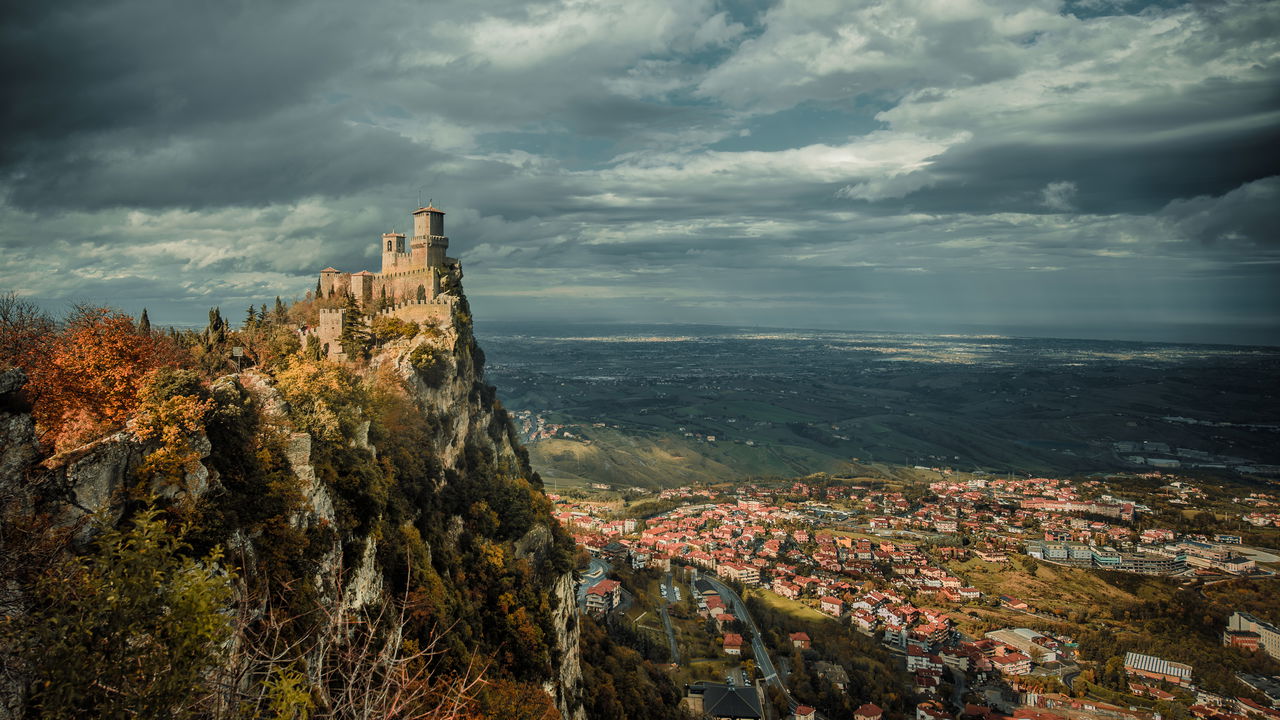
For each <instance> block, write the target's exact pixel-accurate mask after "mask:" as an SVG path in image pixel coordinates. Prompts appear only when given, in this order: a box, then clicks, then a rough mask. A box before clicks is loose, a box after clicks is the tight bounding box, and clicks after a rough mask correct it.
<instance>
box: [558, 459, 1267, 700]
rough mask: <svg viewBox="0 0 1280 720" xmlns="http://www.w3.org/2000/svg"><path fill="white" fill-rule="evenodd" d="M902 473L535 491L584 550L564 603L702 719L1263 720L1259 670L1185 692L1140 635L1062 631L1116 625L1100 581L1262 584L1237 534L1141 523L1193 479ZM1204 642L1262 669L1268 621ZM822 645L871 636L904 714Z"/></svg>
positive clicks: (1188, 668) (1256, 514) (1187, 491)
mask: <svg viewBox="0 0 1280 720" xmlns="http://www.w3.org/2000/svg"><path fill="white" fill-rule="evenodd" d="M918 470H919V471H920V472H919V475H921V476H922V479H921V481H920V482H918V483H914V484H896V485H895V484H892V483H886V482H883V481H878V480H875V479H871V478H832V477H829V476H825V475H819V476H814V477H812V478H805V479H801V480H796V481H788V482H779V483H773V484H765V483H757V484H748V485H742V486H715V487H713V486H686V487H680V488H670V489H666V490H662V491H661V492H658V493H656V494H653V495H651V496H648V497H645V498H644V499H643V500H642V501H639V502H637V503H635V504H634V505H631V506H630V507H628V505H629V504H628V503H626V502H619V501H616V500H606V499H601V498H600V497H596V496H592V495H590V494H587V493H582V492H575V493H573V496H570V495H569V494H565V495H558V494H557V495H552V499H553V501H554V502H555V503H556V513H555V514H556V517H557V518H558V519H559V520H560V522H561V523H563V524H565V525H566V526H567V527H569V528H571V529H572V530H573V531H574V533H575V539H576V541H577V542H578V544H579V545H580V546H581V547H582V548H584V549H585V550H586V551H587V552H588V553H589V554H590V556H591V558H592V559H591V562H590V565H589V568H588V572H587V573H586V574H585V575H584V578H583V582H582V586H581V589H580V593H579V595H580V598H581V601H582V610H583V611H584V612H587V613H590V614H592V615H594V616H596V617H602V618H606V619H607V620H608V621H610V622H614V623H629V624H630V625H631V629H632V630H634V631H639V632H641V633H648V634H649V636H650V637H652V638H654V641H653V645H655V646H658V647H665V648H666V653H665V654H666V656H667V658H669V659H670V660H671V662H672V663H673V667H676V668H678V669H677V670H676V672H678V674H679V677H680V678H681V679H683V680H685V687H686V699H685V704H686V706H687V707H690V708H692V709H694V710H695V711H698V712H702V713H704V714H706V715H707V716H710V717H761V718H762V717H783V718H790V717H796V718H807V717H832V718H833V717H847V715H844V714H841V713H842V712H843V711H847V710H849V709H850V708H856V710H854V711H853V712H854V715H853V716H854V717H857V718H859V719H860V720H874V718H878V717H879V715H880V714H881V713H882V712H890V713H891V714H893V715H898V716H901V715H903V714H906V715H911V714H914V715H915V717H916V718H917V719H918V720H942V718H956V717H962V718H978V717H981V718H984V720H990V719H991V718H997V717H1002V716H1011V717H1016V718H1021V719H1023V720H1051V719H1053V718H1080V719H1086V720H1087V719H1090V718H1107V719H1109V720H1124V719H1130V720H1139V719H1142V720H1146V719H1149V718H1159V717H1161V716H1162V715H1163V716H1165V717H1168V716H1169V715H1170V714H1173V715H1176V716H1180V717H1189V716H1194V717H1199V718H1205V719H1208V720H1238V719H1239V718H1243V717H1246V716H1256V717H1261V718H1271V719H1274V718H1280V680H1277V679H1275V678H1274V677H1271V676H1263V675H1255V674H1251V673H1247V672H1237V673H1234V675H1233V676H1230V677H1228V678H1227V679H1226V680H1222V679H1221V678H1218V677H1215V678H1214V679H1213V680H1212V681H1210V682H1200V683H1198V682H1197V680H1198V679H1199V678H1198V677H1197V674H1198V673H1199V672H1200V671H1206V672H1207V671H1208V670H1209V668H1208V667H1200V666H1197V665H1196V664H1195V663H1193V662H1185V660H1188V659H1190V658H1187V657H1176V658H1175V657H1165V656H1162V655H1160V654H1159V653H1158V652H1156V651H1155V650H1148V649H1147V648H1144V647H1141V643H1140V636H1135V638H1133V639H1134V640H1136V641H1138V642H1137V644H1136V645H1134V647H1135V648H1136V649H1130V650H1126V651H1125V652H1123V653H1119V654H1117V655H1116V656H1115V658H1116V659H1115V660H1114V661H1113V662H1111V663H1107V662H1106V659H1102V662H1099V658H1097V657H1089V656H1090V655H1091V654H1093V655H1096V652H1095V653H1090V652H1089V650H1090V647H1091V646H1090V647H1085V646H1088V645H1089V644H1090V643H1089V642H1085V641H1084V639H1083V638H1080V637H1076V636H1075V635H1074V632H1075V630H1074V629H1079V631H1082V632H1084V633H1090V630H1089V628H1090V627H1091V626H1092V627H1096V628H1099V629H1101V630H1102V631H1109V630H1110V628H1111V627H1112V626H1113V625H1117V626H1118V623H1116V622H1115V621H1114V619H1113V617H1112V616H1111V615H1110V614H1109V613H1108V612H1107V608H1105V607H1104V606H1105V605H1106V604H1107V603H1109V602H1115V603H1118V602H1122V601H1124V600H1125V599H1126V593H1124V592H1123V591H1120V590H1119V589H1118V588H1117V587H1114V586H1112V585H1110V584H1108V583H1107V582H1104V581H1101V580H1099V578H1101V577H1107V578H1120V579H1121V581H1118V585H1119V586H1121V587H1124V586H1125V582H1124V581H1123V578H1124V577H1131V578H1132V581H1131V582H1132V583H1137V584H1139V585H1141V584H1143V583H1150V584H1155V585H1152V587H1159V588H1162V589H1163V590H1164V591H1166V592H1174V591H1176V590H1177V589H1184V588H1201V587H1205V588H1212V587H1213V586H1214V585H1217V584H1220V583H1224V582H1229V581H1231V580H1233V579H1239V581H1242V582H1265V581H1268V580H1273V579H1274V578H1275V570H1274V568H1276V563H1280V557H1277V556H1276V555H1273V554H1271V553H1269V552H1267V551H1266V550H1264V549H1261V548H1254V547H1252V546H1250V545H1249V544H1247V543H1246V541H1245V537H1244V536H1243V535H1242V534H1241V532H1231V533H1228V532H1221V531H1218V532H1186V531H1185V529H1178V528H1176V527H1172V526H1171V527H1163V526H1160V523H1159V520H1160V519H1162V518H1164V517H1167V515H1166V514H1163V513H1161V512H1158V511H1161V510H1165V509H1167V508H1169V507H1176V506H1177V505H1178V504H1179V503H1180V502H1185V501H1186V500H1187V499H1188V498H1191V499H1194V500H1203V499H1204V498H1203V495H1204V491H1203V490H1202V489H1201V488H1200V487H1199V486H1197V485H1196V484H1195V483H1193V482H1191V481H1189V480H1187V479H1185V478H1180V477H1178V476H1174V475H1161V474H1160V473H1148V474H1145V475H1143V476H1142V477H1141V478H1140V479H1141V481H1142V482H1141V487H1144V488H1146V489H1145V490H1144V491H1142V492H1141V493H1140V494H1141V497H1138V496H1131V495H1133V494H1132V493H1131V494H1127V495H1125V496H1120V495H1119V494H1117V493H1116V492H1115V491H1114V490H1112V489H1111V487H1110V486H1111V485H1112V484H1118V483H1113V482H1109V480H1108V478H1105V477H1099V478H1088V479H1078V480H1065V479H1057V478H1044V477H1037V478H1027V477H1013V476H992V475H987V474H984V473H953V472H951V471H949V470H943V469H935V468H918ZM929 477H932V478H935V479H933V480H931V481H930V480H929V479H928V478H929ZM1115 479H1116V478H1111V479H1110V480H1115ZM1126 485H1127V486H1133V485H1134V483H1133V482H1132V478H1129V479H1126ZM600 487H608V486H607V485H601V486H600ZM1231 500H1232V501H1234V503H1235V504H1236V505H1237V506H1238V508H1239V514H1238V515H1237V516H1236V517H1235V519H1234V523H1235V524H1236V525H1239V526H1242V527H1248V528H1254V529H1255V530H1253V532H1254V533H1255V534H1256V533H1257V532H1258V530H1256V529H1257V528H1274V527H1275V526H1276V523H1277V520H1278V519H1280V518H1278V517H1277V516H1276V514H1274V513H1267V512H1262V511H1264V510H1268V509H1274V507H1275V505H1276V503H1277V502H1278V499H1277V496H1276V495H1275V494H1270V493H1266V492H1262V493H1259V492H1253V493H1249V494H1248V495H1247V496H1242V497H1233V498H1231ZM637 513H643V514H642V515H637ZM1268 537H1274V535H1269V536H1268ZM1271 545H1274V543H1271ZM1042 577H1043V578H1044V579H1043V580H1042V579H1041V578H1042ZM1142 587H1145V585H1142ZM655 588H656V591H655ZM1139 592H1144V591H1143V590H1140V591H1139ZM1112 612H1114V611H1112ZM765 616H767V619H766V617H765ZM778 623H781V625H778ZM1216 632H1217V633H1218V636H1217V637H1215V639H1214V641H1215V643H1216V644H1217V645H1219V646H1220V647H1219V648H1217V650H1218V651H1219V652H1234V653H1236V654H1237V655H1240V656H1241V657H1245V656H1259V657H1260V656H1264V655H1265V656H1269V658H1272V659H1275V658H1280V629H1277V627H1276V626H1275V625H1273V624H1271V623H1269V622H1267V621H1266V620H1263V619H1260V618H1258V617H1256V616H1255V615H1253V614H1250V613H1249V612H1246V611H1243V610H1242V609H1235V611H1234V612H1232V614H1231V615H1230V618H1229V621H1227V622H1225V623H1223V624H1222V625H1221V626H1220V627H1218V628H1217V629H1216ZM826 633H830V634H832V635H833V636H840V634H841V633H844V637H849V638H850V642H853V643H855V644H856V643H859V642H867V643H869V644H870V643H874V646H875V649H876V652H879V653H880V654H881V655H882V656H883V658H884V659H885V661H886V662H887V663H888V665H889V666H890V667H892V668H893V670H894V672H895V673H896V675H897V679H898V681H899V682H900V683H901V685H902V687H903V688H905V691H906V692H905V694H903V697H908V696H909V697H911V698H914V706H912V707H906V706H903V707H891V706H892V704H893V701H894V698H891V697H888V695H890V693H888V692H887V691H886V690H885V689H883V688H880V689H876V688H874V685H868V683H866V682H865V681H863V682H858V681H856V680H855V681H853V682H851V679H850V677H849V671H850V670H851V669H854V668H848V667H844V666H842V664H841V663H839V662H838V661H837V659H836V658H834V657H829V656H824V653H821V652H816V651H815V648H816V647H817V646H818V645H819V644H820V643H819V642H817V640H816V639H815V637H814V635H817V634H826ZM855 633H856V634H857V635H860V636H861V637H862V638H863V640H858V639H857V638H856V637H853V634H855ZM1095 634H1096V633H1095ZM1090 642H1092V643H1093V645H1096V644H1097V643H1096V641H1090ZM829 644H830V643H828V645H829ZM1130 644H1131V645H1133V643H1130ZM1141 650H1148V652H1142V651H1141ZM829 654H830V653H826V655H829ZM657 655H658V656H661V655H662V653H657ZM1272 662H1274V661H1273V660H1272ZM1246 664H1247V663H1245V662H1243V661H1242V662H1241V666H1242V667H1243V666H1245V665H1246ZM1272 667H1273V668H1274V667H1275V666H1272ZM854 670H855V671H856V669H854ZM798 676H800V677H808V676H813V677H816V678H817V680H816V681H815V682H813V683H810V684H809V687H804V686H803V685H802V684H801V683H797V682H795V680H796V678H797V677H798ZM814 687H817V688H819V689H820V691H819V692H815V691H814V690H813V688H814ZM855 688H857V689H858V690H855ZM846 689H848V691H847V692H846ZM857 691H861V692H862V693H865V694H864V695H862V696H856V697H855V696H853V695H852V693H854V692H857ZM877 692H878V693H879V696H876V693H877ZM841 696H843V697H841ZM834 697H840V700H839V701H838V702H835V701H833V700H832V698H834ZM824 700H825V701H826V706H825V707H817V706H816V705H815V703H818V704H820V703H822V702H823V701H824ZM899 704H901V702H900V703H899ZM716 708H721V709H723V710H724V714H721V715H717V714H716V712H719V710H717V709H716ZM733 713H738V714H733Z"/></svg>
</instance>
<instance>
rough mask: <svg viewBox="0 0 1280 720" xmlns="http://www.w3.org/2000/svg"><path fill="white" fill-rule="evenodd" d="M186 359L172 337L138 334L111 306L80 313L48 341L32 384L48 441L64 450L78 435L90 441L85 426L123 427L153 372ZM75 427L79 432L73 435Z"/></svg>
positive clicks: (36, 409) (37, 416) (36, 412)
mask: <svg viewBox="0 0 1280 720" xmlns="http://www.w3.org/2000/svg"><path fill="white" fill-rule="evenodd" d="M180 357H181V351H180V350H178V349H177V348H176V347H175V346H174V345H173V344H172V342H171V341H169V340H168V338H165V337H163V336H159V335H143V334H140V333H138V331H137V330H136V329H135V328H134V325H133V320H132V319H131V318H130V317H129V316H128V315H124V314H121V313H119V312H117V311H115V310H111V309H110V308H84V309H81V310H79V311H77V313H76V314H75V315H74V316H73V317H72V318H71V319H70V320H69V322H68V324H67V327H66V329H64V330H63V331H62V332H61V333H59V334H58V335H57V336H56V337H54V338H53V340H52V341H51V342H50V343H49V344H48V349H47V354H46V355H45V357H44V358H43V360H42V362H39V363H36V365H35V367H34V368H33V369H32V373H31V378H30V381H29V383H28V390H29V391H30V392H31V395H32V396H33V399H34V408H33V415H34V416H35V419H36V422H37V423H38V425H39V427H40V430H41V432H42V433H43V435H42V440H45V441H52V444H53V445H54V446H55V447H56V448H57V449H58V450H63V449H66V448H68V447H73V445H72V444H71V443H70V442H69V441H71V440H72V439H74V440H75V441H77V442H79V441H83V440H86V439H88V438H85V437H83V436H82V435H83V434H84V429H85V428H110V427H118V426H120V425H122V424H123V423H124V421H125V420H126V419H128V417H129V415H130V414H131V413H132V412H133V410H134V409H135V408H136V407H137V405H138V388H139V386H140V385H141V384H142V379H143V378H144V377H145V376H146V375H147V373H149V372H150V371H152V370H154V369H156V368H159V367H163V366H174V365H177V364H178V360H179V358H180ZM73 426H74V428H75V429H76V430H77V432H72V433H67V432H66V431H67V430H70V429H72V427H73ZM64 434H66V435H67V437H66V438H64V437H63V436H64ZM74 436H79V437H74Z"/></svg>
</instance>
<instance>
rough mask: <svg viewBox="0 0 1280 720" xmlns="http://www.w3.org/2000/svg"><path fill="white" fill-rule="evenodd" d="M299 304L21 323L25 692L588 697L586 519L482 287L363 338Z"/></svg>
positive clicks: (10, 429)
mask: <svg viewBox="0 0 1280 720" xmlns="http://www.w3.org/2000/svg"><path fill="white" fill-rule="evenodd" d="M293 310H297V308H294V309H292V310H290V309H285V310H282V313H281V314H279V316H278V317H271V316H269V315H268V313H267V312H266V311H265V308H264V312H263V313H262V316H261V319H260V320H258V321H257V322H256V323H254V324H252V325H251V324H249V323H246V324H245V327H244V328H243V329H242V330H241V331H239V332H235V333H232V332H230V331H229V329H228V328H227V327H226V325H225V322H224V321H223V322H216V321H215V319H214V315H213V314H211V322H210V327H209V328H207V329H206V331H205V332H204V333H191V334H186V335H180V334H176V333H174V334H171V335H163V334H159V333H151V332H149V331H148V330H147V329H146V328H144V327H139V326H138V325H137V324H135V323H134V322H132V321H131V320H130V319H129V318H127V317H124V316H121V315H119V314H118V313H115V312H113V311H110V310H107V309H82V310H81V311H80V312H79V313H78V314H76V315H73V317H71V318H69V319H68V321H67V323H66V324H65V325H64V326H62V327H60V328H55V327H54V326H52V324H50V325H48V326H46V327H43V328H42V331H41V332H39V333H35V334H30V335H29V337H26V340H25V343H26V344H23V343H11V342H7V343H6V345H5V349H6V355H5V356H4V357H0V368H3V367H4V366H9V367H8V369H6V370H3V374H2V375H0V441H2V443H0V446H2V447H3V456H2V457H0V501H2V502H0V507H2V508H3V511H4V516H3V518H0V528H2V529H3V536H2V537H0V543H3V544H2V545H0V549H2V550H3V552H2V553H0V562H2V563H3V567H0V573H2V574H3V576H4V577H5V578H6V583H5V585H4V588H3V597H0V603H3V605H4V608H5V621H4V623H3V625H0V652H2V653H3V655H4V657H3V662H0V665H3V667H4V668H5V671H4V677H3V678H0V691H3V698H2V699H3V702H0V717H23V716H25V714H30V715H33V716H34V715H39V716H47V717H87V716H100V717H125V716H128V717H138V716H141V717H218V718H221V717H227V718H230V717H308V716H315V717H356V716H367V713H368V712H372V713H373V714H374V715H377V716H379V717H382V716H387V717H390V716H397V717H398V716H414V717H438V718H452V717H463V716H465V717H475V718H484V717H492V718H499V717H501V718H506V717H528V718H549V717H557V716H559V717H564V718H581V717H583V712H582V710H581V707H582V693H583V688H582V681H581V678H582V673H581V667H580V663H579V651H578V628H577V623H576V620H577V619H576V613H575V602H574V597H573V572H572V570H573V567H572V563H573V560H572V558H573V550H572V543H571V542H570V541H569V539H568V538H567V536H566V535H565V534H564V533H563V531H562V530H561V529H560V527H559V525H558V524H557V523H555V521H554V520H552V519H551V518H550V516H549V512H548V510H549V503H548V502H547V500H546V498H545V497H544V495H543V494H542V488H541V481H540V480H539V478H538V476H537V475H536V474H535V473H533V472H532V471H531V469H530V467H529V464H528V460H527V455H526V453H525V451H524V450H523V448H522V447H521V446H520V444H519V442H518V440H517V438H516V435H515V432H514V429H513V427H512V425H511V423H510V421H509V419H508V418H507V415H506V413H505V412H504V411H503V410H502V409H501V405H500V404H499V403H498V402H497V400H496V393H495V391H494V388H492V387H490V386H488V385H486V384H485V382H484V373H483V371H484V359H483V358H484V356H483V353H482V352H481V351H480V349H479V347H478V346H477V344H476V342H475V340H474V337H473V336H472V333H471V327H470V318H469V315H468V311H467V305H466V301H465V298H459V302H458V303H457V304H456V305H455V311H454V313H453V315H452V317H450V318H449V320H448V321H447V322H445V323H443V324H441V325H439V326H432V327H422V328H416V329H415V330H414V331H413V332H400V333H398V334H397V336H394V337H384V338H374V339H373V342H372V343H371V344H370V345H369V348H368V356H367V359H361V360H359V361H357V362H355V363H351V364H337V363H333V362H329V361H326V360H322V359H319V357H317V356H316V355H314V354H310V353H308V351H307V349H306V348H303V347H301V346H300V344H299V343H298V342H297V340H296V338H295V339H293V342H292V343H290V342H289V340H290V339H291V333H292V331H291V330H289V329H288V327H287V323H286V322H284V318H285V315H284V313H286V312H292V311H293ZM303 310H305V308H304V309H303ZM218 320H220V317H219V318H218ZM12 329H13V328H12V327H11V326H7V327H6V332H7V335H6V337H5V340H6V341H10V340H15V339H16V338H17V337H18V336H17V335H16V334H15V333H13V332H8V331H9V330H12ZM233 344H234V345H237V346H244V347H246V348H248V349H249V350H250V351H251V354H252V355H251V356H252V357H256V358H257V359H258V361H259V362H258V364H257V365H256V366H254V367H252V368H248V369H244V370H243V371H240V372H234V371H232V372H227V370H234V367H230V368H229V367H228V366H227V363H226V360H225V358H228V357H230V355H231V353H230V352H229V349H230V347H231V346H232V345H233ZM10 348H14V349H15V350H13V351H10ZM36 358H38V359H39V362H36V361H35V359H36ZM219 358H221V360H220V359H219Z"/></svg>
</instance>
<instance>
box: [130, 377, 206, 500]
mask: <svg viewBox="0 0 1280 720" xmlns="http://www.w3.org/2000/svg"><path fill="white" fill-rule="evenodd" d="M212 407H213V401H212V400H210V399H209V393H208V392H207V391H206V390H205V388H204V387H203V385H202V384H201V382H200V377H199V376H198V375H197V374H196V373H195V372H194V371H192V370H179V369H176V368H161V369H160V370H156V371H153V372H152V373H151V374H149V375H148V376H147V377H146V378H145V380H144V381H143V384H142V388H141V390H139V392H138V410H137V414H136V422H135V425H134V433H135V434H136V435H137V436H138V439H140V440H144V441H155V442H157V443H158V444H159V446H160V447H159V448H158V449H156V450H154V451H153V452H151V453H150V454H149V455H147V458H146V460H145V461H144V462H143V465H142V467H141V468H140V470H139V473H140V474H141V475H142V476H143V477H144V478H145V479H147V480H150V481H151V482H152V483H162V484H167V485H181V483H182V482H183V480H184V479H185V478H186V476H187V475H188V474H189V473H190V472H192V471H193V470H195V469H196V466H197V465H198V464H199V462H200V452H199V451H198V450H197V449H196V443H195V440H194V438H195V437H196V436H197V433H200V432H202V431H203V430H204V418H205V416H206V415H207V414H208V413H209V411H210V409H212Z"/></svg>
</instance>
